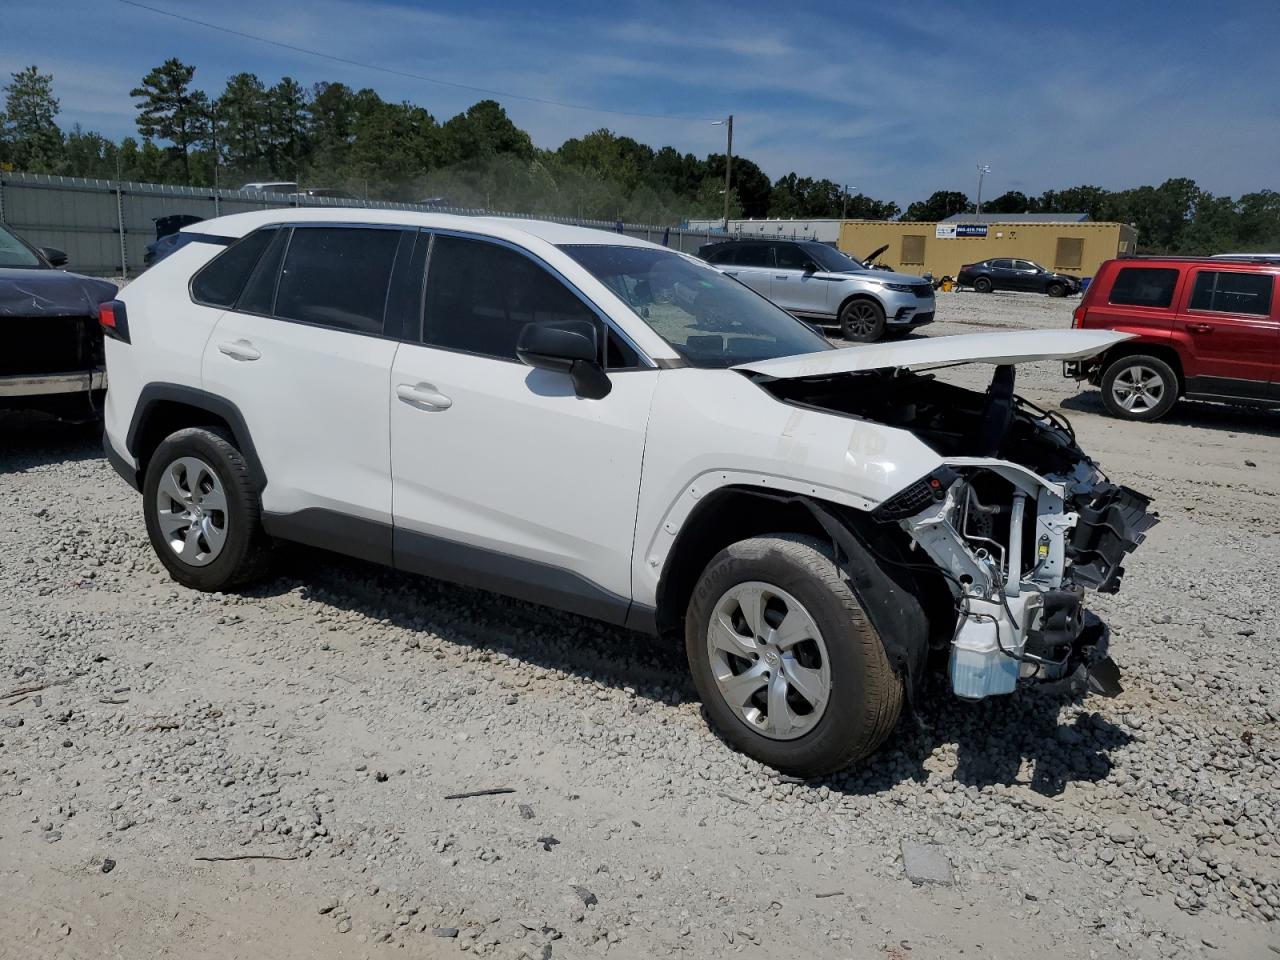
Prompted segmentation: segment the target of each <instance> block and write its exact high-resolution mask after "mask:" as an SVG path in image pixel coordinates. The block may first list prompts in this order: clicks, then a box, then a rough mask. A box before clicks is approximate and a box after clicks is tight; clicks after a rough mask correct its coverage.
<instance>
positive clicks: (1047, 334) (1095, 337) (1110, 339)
mask: <svg viewBox="0 0 1280 960" xmlns="http://www.w3.org/2000/svg"><path fill="white" fill-rule="evenodd" d="M1132 336H1133V335H1132V334H1129V333H1115V332H1114V331H1111V330H1016V331H1013V332H1011V333H966V334H963V335H961V336H958V337H929V338H927V339H926V338H921V339H919V340H905V341H903V342H901V343H877V344H870V345H867V346H865V347H845V348H843V349H840V350H823V351H820V352H818V353H806V354H803V355H801V356H798V357H781V358H779V359H777V360H761V361H759V362H757V363H744V364H740V365H739V366H737V367H734V369H735V370H747V371H750V372H751V373H760V374H764V375H765V376H768V377H774V378H776V379H779V380H790V379H794V378H798V377H825V376H830V375H832V374H836V373H857V372H860V371H867V370H887V369H892V368H894V367H899V368H903V369H907V370H924V369H928V368H930V367H949V366H951V365H953V364H958V363H994V364H1001V365H1003V364H1011V363H1027V362H1028V361H1032V360H1078V359H1082V358H1084V357H1092V356H1094V355H1095V354H1098V353H1101V352H1102V351H1103V350H1106V349H1107V348H1108V347H1110V346H1112V345H1114V344H1117V343H1119V342H1120V341H1121V340H1128V339H1130V337H1132Z"/></svg>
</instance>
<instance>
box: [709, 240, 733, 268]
mask: <svg viewBox="0 0 1280 960" xmlns="http://www.w3.org/2000/svg"><path fill="white" fill-rule="evenodd" d="M735 253H737V247H736V246H735V245H734V244H732V243H722V244H720V245H719V246H717V247H713V248H712V249H711V250H710V251H709V252H708V253H707V256H706V260H707V263H733V259H734V258H733V255H734V254H735Z"/></svg>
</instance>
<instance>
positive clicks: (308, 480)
mask: <svg viewBox="0 0 1280 960" xmlns="http://www.w3.org/2000/svg"><path fill="white" fill-rule="evenodd" d="M415 238H416V232H415V231H403V230H401V229H400V228H383V227H376V226H365V225H351V226H345V225H332V226H331V225H316V226H310V225H307V226H295V227H292V228H288V227H286V228H282V229H280V230H279V231H278V232H277V236H276V237H275V239H274V240H273V241H272V243H271V245H270V247H269V248H268V249H267V251H266V252H265V253H264V255H263V256H262V257H261V259H259V261H258V263H257V266H256V267H255V269H254V270H253V272H252V273H251V274H250V276H249V279H248V282H247V283H246V285H245V287H244V289H243V291H242V292H241V294H240V295H239V297H238V299H237V301H236V303H235V305H234V307H233V308H232V309H230V310H228V311H227V312H225V313H224V314H223V315H222V316H221V317H220V318H219V320H218V323H217V326H216V327H215V328H214V330H213V334H212V336H211V337H210V338H209V342H208V344H207V345H206V347H205V352H204V359H203V366H202V372H203V377H204V388H205V389H206V390H208V391H209V392H211V393H215V394H217V395H219V396H222V397H225V398H226V399H228V400H230V401H231V402H232V403H234V404H235V405H236V406H237V407H238V408H239V409H240V412H241V414H242V415H243V417H244V420H245V422H246V424H247V426H248V429H249V433H250V435H251V436H252V438H253V444H254V447H255V448H256V451H257V454H258V457H259V459H260V460H261V462H262V466H263V470H264V472H265V473H266V477H267V485H266V489H265V490H264V491H263V497H262V504H263V510H264V513H265V514H266V516H265V517H264V522H265V523H266V525H267V527H268V529H269V530H270V531H271V532H273V533H276V534H278V535H281V536H286V537H289V538H292V539H297V540H301V541H303V542H317V543H320V544H321V545H325V546H331V547H334V548H335V549H341V550H343V551H344V552H350V553H352V554H355V555H358V556H365V557H367V558H369V559H376V560H381V561H389V560H390V548H391V472H390V467H391V449H390V440H389V424H388V413H387V384H388V382H389V379H390V375H391V362H392V359H393V358H394V356H395V352H396V347H397V341H396V339H395V338H394V334H396V333H398V331H396V330H391V331H388V329H387V327H386V322H387V301H388V297H387V294H388V289H389V287H390V285H391V279H392V275H393V273H394V272H395V269H396V264H397V261H400V262H401V263H402V267H403V266H407V263H408V260H409V259H410V257H411V256H412V251H413V245H414V240H415ZM393 322H394V318H393ZM389 334H390V335H389ZM351 518H355V519H356V520H357V521H360V520H363V521H367V522H366V523H363V524H359V523H357V524H353V523H352V522H351Z"/></svg>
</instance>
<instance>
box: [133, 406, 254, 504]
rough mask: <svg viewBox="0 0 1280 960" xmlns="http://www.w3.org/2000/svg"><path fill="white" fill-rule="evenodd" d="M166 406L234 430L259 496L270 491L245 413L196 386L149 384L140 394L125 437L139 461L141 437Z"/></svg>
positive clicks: (232, 432)
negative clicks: (174, 405)
mask: <svg viewBox="0 0 1280 960" xmlns="http://www.w3.org/2000/svg"><path fill="white" fill-rule="evenodd" d="M166 403H180V404H182V405H184V406H187V407H194V408H196V409H198V410H203V411H205V412H206V413H211V414H213V415H214V416H216V417H217V418H218V419H220V420H223V421H224V422H225V423H226V424H227V426H228V427H230V428H231V439H232V440H234V441H235V445H236V447H237V448H238V449H239V451H240V453H241V454H242V455H243V456H244V459H245V463H246V465H247V466H248V467H249V473H250V475H251V476H252V477H253V483H254V487H255V488H256V490H257V492H258V493H259V494H261V493H262V491H263V490H265V489H266V486H267V475H266V473H265V472H264V471H263V469H262V461H261V460H259V459H258V451H257V450H256V449H255V448H254V445H253V436H252V435H251V434H250V433H249V425H248V424H247V423H245V419H244V414H242V413H241V412H240V408H239V407H237V406H236V405H235V404H234V403H232V402H231V401H230V400H227V399H226V398H225V397H220V396H218V395H217V394H214V393H207V392H206V391H204V390H200V389H197V388H196V387H187V386H183V385H182V384H177V383H148V384H147V385H146V386H145V387H143V388H142V391H141V393H139V395H138V402H137V404H136V405H135V406H134V408H133V419H131V420H130V421H129V432H128V433H127V434H126V435H125V447H126V448H127V449H128V451H129V455H130V456H132V457H133V458H134V460H135V461H137V460H139V457H138V438H139V436H140V435H141V434H142V432H143V431H144V429H145V428H146V425H147V423H148V421H149V420H150V418H151V417H152V416H153V415H154V414H155V412H156V410H157V408H159V407H160V406H161V405H163V404H166Z"/></svg>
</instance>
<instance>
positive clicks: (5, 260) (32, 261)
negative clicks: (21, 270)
mask: <svg viewBox="0 0 1280 960" xmlns="http://www.w3.org/2000/svg"><path fill="white" fill-rule="evenodd" d="M43 266H44V264H43V263H42V262H41V261H40V258H39V257H37V256H36V255H35V254H34V253H32V252H31V250H30V248H29V247H28V246H27V245H26V244H25V243H23V242H22V241H21V240H19V239H18V238H17V237H15V236H14V235H13V234H12V233H10V232H9V231H8V230H6V229H5V228H4V227H0V267H43Z"/></svg>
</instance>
